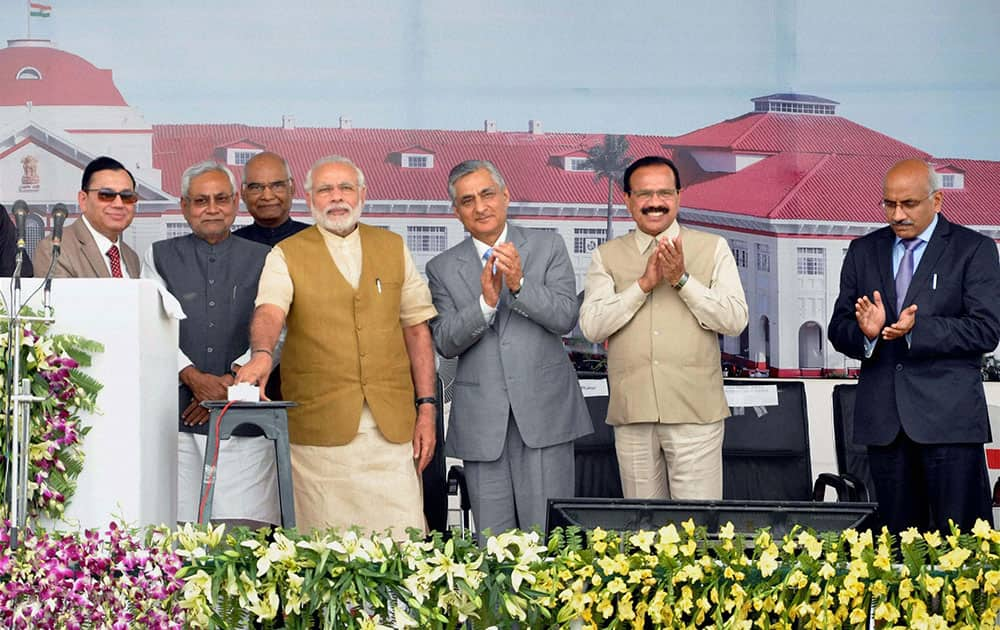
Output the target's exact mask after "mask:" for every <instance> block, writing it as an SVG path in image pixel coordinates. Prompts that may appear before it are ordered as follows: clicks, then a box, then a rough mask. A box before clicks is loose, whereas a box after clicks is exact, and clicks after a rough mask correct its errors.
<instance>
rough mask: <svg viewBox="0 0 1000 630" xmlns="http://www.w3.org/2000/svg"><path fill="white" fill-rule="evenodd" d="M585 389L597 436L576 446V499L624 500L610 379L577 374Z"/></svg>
mask: <svg viewBox="0 0 1000 630" xmlns="http://www.w3.org/2000/svg"><path fill="white" fill-rule="evenodd" d="M576 377H577V380H578V381H579V382H580V383H581V386H582V387H583V389H584V399H585V400H586V401H587V409H588V410H589V411H590V421H591V423H593V426H594V432H593V433H592V434H590V435H585V436H583V437H581V438H577V440H576V441H575V442H573V453H574V456H575V460H576V496H578V497H606V498H620V497H621V496H622V478H621V473H620V472H619V471H618V455H617V454H616V453H615V432H614V428H612V427H611V426H610V425H608V424H607V422H605V420H606V419H607V416H608V377H607V374H601V373H596V372H577V375H576Z"/></svg>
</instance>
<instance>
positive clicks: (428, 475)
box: [423, 375, 448, 532]
mask: <svg viewBox="0 0 1000 630" xmlns="http://www.w3.org/2000/svg"><path fill="white" fill-rule="evenodd" d="M435 381H436V383H437V385H436V387H435V391H434V395H435V396H436V397H437V399H438V405H437V419H436V420H435V427H436V429H435V435H436V436H437V444H436V446H435V447H434V457H433V458H431V463H430V464H428V465H427V468H425V469H424V473H423V484H424V516H425V517H426V518H427V527H428V528H429V529H431V530H432V531H439V532H446V531H448V469H447V468H448V466H447V462H446V461H445V456H444V392H443V386H442V383H441V377H440V375H439V376H437V378H435Z"/></svg>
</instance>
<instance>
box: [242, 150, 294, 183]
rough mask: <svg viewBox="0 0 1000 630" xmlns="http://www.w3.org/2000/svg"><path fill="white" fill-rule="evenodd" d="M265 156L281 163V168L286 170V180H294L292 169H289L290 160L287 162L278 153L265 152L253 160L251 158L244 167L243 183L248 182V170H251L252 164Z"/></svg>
mask: <svg viewBox="0 0 1000 630" xmlns="http://www.w3.org/2000/svg"><path fill="white" fill-rule="evenodd" d="M265 156H266V157H273V158H275V159H276V160H278V161H279V162H281V166H282V167H283V168H284V169H285V179H292V169H291V168H289V166H288V160H286V159H285V158H283V157H281V156H280V155H278V154H277V153H273V152H271V151H264V152H262V153H258V154H257V155H255V156H253V157H252V158H250V159H249V160H247V163H246V164H244V165H243V182H244V183H246V180H247V169H248V168H250V163H251V162H253V161H254V160H256V159H257V158H259V157H265Z"/></svg>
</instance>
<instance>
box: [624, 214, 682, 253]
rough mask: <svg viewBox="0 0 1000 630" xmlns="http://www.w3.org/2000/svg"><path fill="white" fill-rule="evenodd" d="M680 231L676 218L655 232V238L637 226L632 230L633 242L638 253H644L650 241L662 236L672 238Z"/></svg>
mask: <svg viewBox="0 0 1000 630" xmlns="http://www.w3.org/2000/svg"><path fill="white" fill-rule="evenodd" d="M680 233H681V226H680V225H678V224H677V219H674V222H673V223H671V224H670V225H668V226H667V229H665V230H663V231H662V232H660V233H659V234H657V235H656V237H655V238H654V237H652V236H650V235H649V234H646V233H645V232H643V231H642V230H640V229H639V228H636V229H635V232H634V234H635V244H636V247H638V248H639V253H640V254H644V253H646V250H647V249H649V244H650V243H652V242H653V241H654V240H656V241H658V240H660V239H661V238H663V237H667V238H669V239H671V240H673V239H675V238H677V236H678V235H679V234H680Z"/></svg>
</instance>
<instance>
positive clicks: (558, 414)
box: [426, 223, 593, 461]
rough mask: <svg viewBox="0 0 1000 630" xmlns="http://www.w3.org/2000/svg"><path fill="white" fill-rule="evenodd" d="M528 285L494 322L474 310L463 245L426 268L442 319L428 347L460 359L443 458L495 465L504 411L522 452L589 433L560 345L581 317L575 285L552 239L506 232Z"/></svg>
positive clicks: (471, 260)
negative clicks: (514, 426) (521, 442)
mask: <svg viewBox="0 0 1000 630" xmlns="http://www.w3.org/2000/svg"><path fill="white" fill-rule="evenodd" d="M507 234H508V240H509V241H511V242H512V243H514V245H515V246H516V247H517V250H518V252H519V253H520V257H521V269H522V272H523V273H524V277H525V281H524V284H523V286H522V287H521V291H520V293H519V294H518V296H517V297H516V298H514V297H512V296H511V295H510V292H509V291H508V290H507V288H506V287H504V288H503V289H502V293H501V296H500V302H499V306H500V308H499V309H498V311H497V314H496V317H495V319H494V323H493V325H492V326H490V325H488V324H487V323H486V322H485V321H484V319H483V314H482V311H481V309H480V306H479V297H480V295H482V288H481V285H480V281H479V277H480V275H481V273H482V269H483V268H482V263H481V262H480V260H479V256H478V254H477V253H476V246H475V245H474V244H473V242H472V239H471V238H467V239H465V240H464V241H462V242H461V243H459V244H458V245H456V246H455V247H452V248H451V249H449V250H448V251H446V252H443V253H441V254H439V255H438V256H435V257H434V259H432V260H431V261H430V262H429V263H427V269H426V271H427V279H428V283H429V284H430V289H431V295H432V297H433V300H434V306H435V307H436V308H437V311H438V315H437V317H435V318H434V319H432V320H431V330H432V332H433V334H434V344H435V346H436V347H437V350H438V352H440V353H441V354H442V355H443V356H445V357H456V356H457V357H458V371H457V374H456V378H455V385H454V390H453V392H454V393H453V396H452V403H451V418H450V420H449V425H448V435H447V438H446V440H445V453H446V454H448V455H449V456H452V457H460V458H462V459H465V460H470V461H494V460H496V459H497V458H499V457H500V455H501V453H502V452H503V448H504V443H505V441H506V436H507V420H508V417H509V412H511V411H512V412H513V416H514V421H515V422H516V423H517V428H518V431H519V432H520V434H521V437H522V439H523V440H524V443H525V444H526V445H527V446H529V447H532V448H542V447H546V446H553V445H555V444H561V443H564V442H569V441H571V440H574V439H576V438H578V437H581V436H584V435H587V434H588V433H591V432H592V431H593V425H592V424H591V421H590V415H589V412H588V411H587V405H586V402H585V401H584V399H583V394H582V393H581V392H580V386H579V383H578V382H577V378H576V372H575V371H574V369H573V365H572V364H571V363H570V361H569V357H568V356H567V354H566V350H565V348H564V347H563V343H562V337H561V335H564V334H566V333H568V332H569V331H571V330H572V329H573V326H575V325H576V319H577V316H578V314H579V306H578V302H577V297H576V280H575V276H574V273H573V266H572V265H571V264H570V260H569V255H568V254H567V253H566V246H565V244H564V243H563V240H562V238H560V237H559V235H558V234H555V233H552V232H542V231H536V230H529V229H523V228H518V227H517V226H514V225H511V224H509V223H508V224H507Z"/></svg>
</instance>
